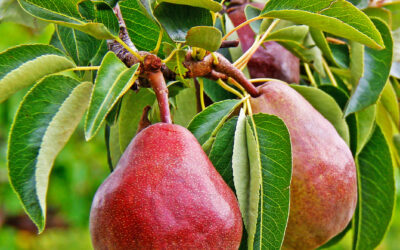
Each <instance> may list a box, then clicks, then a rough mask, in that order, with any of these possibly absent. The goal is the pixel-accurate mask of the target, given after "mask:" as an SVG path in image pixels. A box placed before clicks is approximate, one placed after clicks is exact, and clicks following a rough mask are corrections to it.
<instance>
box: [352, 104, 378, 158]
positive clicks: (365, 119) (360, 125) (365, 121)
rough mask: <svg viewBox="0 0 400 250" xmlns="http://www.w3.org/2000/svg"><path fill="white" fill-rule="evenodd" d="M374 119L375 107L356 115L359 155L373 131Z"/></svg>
mask: <svg viewBox="0 0 400 250" xmlns="http://www.w3.org/2000/svg"><path fill="white" fill-rule="evenodd" d="M375 118H376V105H373V106H371V107H368V108H367V109H364V110H362V111H360V112H357V113H356V119H357V151H356V152H357V153H359V152H360V151H361V150H362V149H363V147H364V146H365V144H366V143H367V142H368V140H369V138H370V136H371V134H372V132H373V131H374V123H375Z"/></svg>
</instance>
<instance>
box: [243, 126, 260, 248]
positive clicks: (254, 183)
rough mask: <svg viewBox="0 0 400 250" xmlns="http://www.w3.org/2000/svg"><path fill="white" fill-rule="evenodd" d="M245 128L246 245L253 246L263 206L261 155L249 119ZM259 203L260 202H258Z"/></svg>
mask: <svg viewBox="0 0 400 250" xmlns="http://www.w3.org/2000/svg"><path fill="white" fill-rule="evenodd" d="M245 126H246V142H247V155H248V158H249V163H250V165H249V167H248V172H249V188H248V191H247V192H248V194H247V195H248V205H247V209H248V211H247V213H246V214H245V215H246V216H247V224H245V225H246V229H247V245H248V246H253V244H254V240H255V234H256V232H257V223H258V222H257V220H258V217H259V216H261V215H259V206H260V205H262V204H263V200H261V199H260V190H261V169H262V165H261V158H260V157H261V155H260V151H261V150H260V145H259V144H258V143H257V138H256V136H255V135H254V133H253V130H252V127H251V125H250V124H249V119H247V120H246V122H245ZM260 201H261V202H260Z"/></svg>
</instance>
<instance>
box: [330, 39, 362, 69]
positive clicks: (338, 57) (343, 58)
mask: <svg viewBox="0 0 400 250" xmlns="http://www.w3.org/2000/svg"><path fill="white" fill-rule="evenodd" d="M329 48H331V50H332V54H333V58H335V61H336V62H337V64H338V65H339V67H341V68H344V69H346V70H347V68H349V66H350V52H349V47H348V46H347V44H331V43H330V44H329ZM358 63H359V64H360V62H359V61H358Z"/></svg>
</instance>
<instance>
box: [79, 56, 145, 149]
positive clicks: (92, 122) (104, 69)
mask: <svg viewBox="0 0 400 250" xmlns="http://www.w3.org/2000/svg"><path fill="white" fill-rule="evenodd" d="M138 68H139V64H138V63H137V64H135V65H133V66H132V67H131V68H127V67H126V66H125V64H124V63H123V62H121V60H119V59H118V57H117V56H116V55H115V54H114V53H113V52H108V53H107V54H106V56H105V57H104V59H103V62H102V63H101V65H100V69H99V71H98V73H97V78H96V82H95V85H94V90H93V93H92V96H91V98H90V104H89V110H88V113H87V116H86V121H85V138H86V140H87V141H89V140H90V139H92V138H93V137H94V136H95V135H96V134H97V132H98V131H99V129H100V127H101V125H102V124H103V122H104V120H105V118H106V116H107V114H108V113H109V112H110V111H111V110H112V108H113V107H114V105H115V104H116V103H117V101H118V100H119V99H120V98H121V97H122V96H123V95H124V94H125V93H126V92H127V91H128V90H129V88H130V87H131V86H132V85H133V83H134V82H135V81H136V79H137V77H138V76H137V74H136V73H137V70H138Z"/></svg>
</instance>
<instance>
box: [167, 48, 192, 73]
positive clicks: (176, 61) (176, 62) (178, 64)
mask: <svg viewBox="0 0 400 250" xmlns="http://www.w3.org/2000/svg"><path fill="white" fill-rule="evenodd" d="M186 53H187V52H186V51H185V50H183V49H178V50H176V52H175V54H174V55H173V56H172V57H171V59H170V60H169V61H168V62H167V63H166V65H167V67H168V68H169V69H170V70H172V71H174V72H175V73H176V74H178V75H179V76H180V77H182V78H183V77H184V76H185V74H186V72H187V71H188V69H187V68H186V67H185V65H184V64H183V63H184V62H185V57H186Z"/></svg>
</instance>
